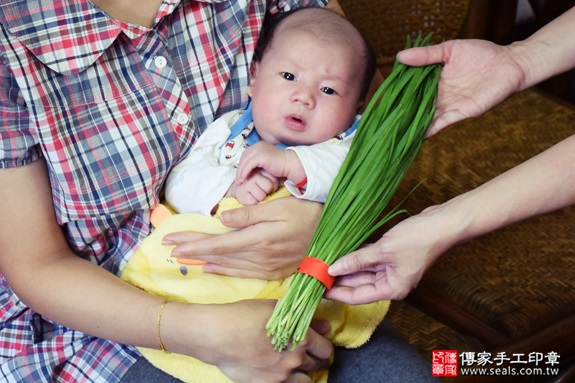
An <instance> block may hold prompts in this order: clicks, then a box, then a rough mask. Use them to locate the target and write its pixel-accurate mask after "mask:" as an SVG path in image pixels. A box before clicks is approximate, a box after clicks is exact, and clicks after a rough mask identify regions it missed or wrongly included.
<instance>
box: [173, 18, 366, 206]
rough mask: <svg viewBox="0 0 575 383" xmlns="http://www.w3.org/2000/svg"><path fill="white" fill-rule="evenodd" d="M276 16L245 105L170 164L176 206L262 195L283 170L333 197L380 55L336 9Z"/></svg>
mask: <svg viewBox="0 0 575 383" xmlns="http://www.w3.org/2000/svg"><path fill="white" fill-rule="evenodd" d="M276 19H279V20H275V21H274V22H273V24H272V25H271V27H270V28H269V29H268V30H267V31H268V32H267V34H265V35H264V36H263V37H261V38H260V40H259V43H258V49H257V50H256V57H254V59H253V61H254V68H253V74H252V76H251V79H250V85H249V87H248V94H249V96H250V97H251V104H250V105H249V106H248V108H247V110H241V111H234V112H230V113H227V114H225V115H224V116H222V117H221V118H219V119H218V120H216V121H215V122H214V123H212V124H211V125H210V126H209V127H208V128H207V130H206V131H205V132H204V133H202V135H201V136H200V138H199V139H198V142H197V143H196V144H195V145H194V148H193V149H192V151H191V153H190V154H189V155H188V156H187V157H186V158H185V159H184V160H183V161H182V162H180V163H179V164H178V165H177V166H176V167H175V168H174V169H173V170H172V171H171V173H170V176H169V177H168V181H167V184H166V193H165V195H166V200H167V202H168V204H169V205H170V206H171V207H173V208H174V209H175V210H176V211H177V212H179V213H201V214H210V213H212V214H213V213H214V208H215V207H216V206H217V205H218V202H219V201H220V200H221V199H222V197H224V196H232V197H235V198H237V199H238V200H239V202H241V203H242V204H244V205H251V204H255V203H258V202H260V201H262V200H263V199H264V198H265V197H266V196H267V195H268V194H270V193H271V192H273V191H275V190H277V188H278V186H279V185H280V184H281V181H282V180H283V179H285V180H286V181H285V186H286V188H287V189H288V191H289V192H290V193H291V194H292V195H294V196H296V197H298V198H305V199H309V200H313V201H318V202H324V201H325V199H326V197H327V194H328V192H329V189H330V187H331V185H332V183H333V180H334V179H335V177H336V175H337V172H338V171H339V169H340V167H341V164H342V163H343V160H344V159H345V156H346V154H347V152H348V150H349V146H350V144H351V140H352V138H353V133H354V130H355V127H356V125H355V124H354V122H355V121H356V120H357V113H358V112H359V110H360V108H361V106H362V103H363V100H364V98H365V96H366V93H367V91H368V90H369V86H370V83H371V79H372V77H373V75H374V72H375V67H376V64H375V58H374V55H373V52H372V51H371V48H370V46H369V45H368V44H367V43H366V42H365V40H364V39H363V38H362V36H361V35H360V34H359V33H358V31H357V30H356V29H355V28H354V27H353V26H352V25H351V24H350V23H349V22H348V21H347V20H345V18H343V17H342V16H340V15H338V14H336V13H334V12H331V11H327V10H324V9H304V10H302V9H298V10H296V11H292V12H289V13H287V14H285V15H284V14H282V15H280V16H276ZM320 21H321V22H320Z"/></svg>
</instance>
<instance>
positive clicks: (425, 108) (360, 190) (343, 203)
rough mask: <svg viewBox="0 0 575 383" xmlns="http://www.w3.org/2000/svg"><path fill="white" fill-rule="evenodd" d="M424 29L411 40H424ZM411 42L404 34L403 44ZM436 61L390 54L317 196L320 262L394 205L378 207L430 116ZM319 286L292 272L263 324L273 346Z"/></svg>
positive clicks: (360, 237)
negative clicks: (320, 202)
mask: <svg viewBox="0 0 575 383" xmlns="http://www.w3.org/2000/svg"><path fill="white" fill-rule="evenodd" d="M429 39H430V35H429V36H427V37H426V38H424V39H421V38H420V37H418V38H417V39H416V40H415V41H414V43H413V46H424V45H429ZM410 46H411V43H410V40H409V38H408V40H407V45H406V48H408V47H410ZM440 73H441V66H440V65H428V66H423V67H410V66H406V65H404V64H402V63H400V62H396V63H395V64H394V67H393V69H392V71H391V73H390V75H389V76H388V77H387V78H386V79H385V81H384V82H383V84H382V85H381V86H380V87H379V89H378V90H377V91H376V93H375V94H374V96H373V98H372V99H371V101H370V103H369V104H368V106H367V108H366V110H365V112H364V113H363V117H362V119H361V122H360V124H359V126H358V128H357V131H356V133H355V137H354V139H353V142H352V145H351V147H350V151H349V154H348V156H347V157H346V160H345V161H344V163H343V165H342V168H341V170H340V171H339V173H338V176H337V177H336V180H335V182H334V185H333V186H332V188H331V190H330V193H329V195H328V197H327V200H326V202H325V205H324V208H323V212H322V215H321V217H320V220H319V223H318V227H317V229H316V232H315V234H314V236H313V239H312V241H311V244H310V246H309V248H308V251H307V255H308V256H309V257H315V258H318V259H320V260H322V261H324V262H325V263H327V264H328V265H331V264H333V263H334V262H335V261H336V260H337V259H338V258H339V257H341V256H343V255H345V254H348V253H350V252H352V251H354V250H356V249H357V248H359V247H360V246H361V245H362V244H363V243H364V242H365V241H366V240H367V239H368V237H369V236H370V235H371V234H373V233H374V232H375V230H377V229H378V228H379V227H380V226H381V225H383V224H384V223H385V222H387V221H388V220H389V219H391V218H392V217H394V216H395V215H396V214H398V213H400V212H401V211H399V210H398V209H397V208H394V209H391V211H389V212H387V213H386V214H383V213H384V210H385V208H386V206H387V204H388V203H389V201H390V199H391V198H392V197H393V195H394V193H395V192H396V190H397V188H398V187H399V185H400V183H401V182H402V180H403V178H404V176H405V174H406V173H407V171H408V169H409V167H410V165H411V164H412V162H413V160H414V159H415V156H416V155H417V153H418V152H419V149H420V147H421V144H422V143H423V140H424V139H425V134H426V132H427V129H428V128H429V125H430V124H431V121H432V118H433V115H434V112H435V104H436V98H437V84H438V80H439V75H440ZM325 290H326V287H325V286H324V285H323V284H322V283H321V282H320V281H318V280H317V279H315V278H314V277H312V276H310V275H307V274H304V273H300V272H298V273H296V274H295V275H294V277H293V279H292V281H291V283H290V286H289V288H288V291H287V292H286V294H285V296H284V297H283V298H282V299H280V300H279V301H278V303H277V305H276V307H275V309H274V312H273V313H272V316H271V318H270V319H269V321H268V323H267V325H266V328H267V330H268V337H270V338H272V343H273V344H274V347H275V349H276V350H280V351H281V350H283V349H285V348H286V347H287V346H288V345H289V344H290V343H291V344H292V345H293V347H295V346H296V345H297V343H298V342H300V341H301V340H303V339H304V338H305V335H306V332H307V330H308V328H309V326H310V323H311V320H312V317H313V315H314V313H315V310H316V308H317V307H318V305H319V304H320V302H321V300H322V296H323V294H324V292H325Z"/></svg>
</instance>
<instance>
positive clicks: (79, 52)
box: [0, 0, 221, 74]
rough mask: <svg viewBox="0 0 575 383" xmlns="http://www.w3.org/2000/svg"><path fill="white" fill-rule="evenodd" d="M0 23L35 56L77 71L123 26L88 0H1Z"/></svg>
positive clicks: (168, 3)
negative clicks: (2, 0)
mask: <svg viewBox="0 0 575 383" xmlns="http://www.w3.org/2000/svg"><path fill="white" fill-rule="evenodd" d="M180 1H181V0H164V4H163V10H162V11H160V13H159V14H158V15H159V17H163V16H165V15H167V14H169V13H171V12H172V11H173V10H174V8H175V7H176V6H177V5H178V4H179V3H180ZM220 1H221V0H214V1H213V2H220ZM202 2H212V1H210V0H202ZM160 14H161V16H160ZM0 24H3V25H4V26H5V28H6V29H8V31H10V33H12V34H13V35H14V36H15V37H16V38H17V39H18V40H19V41H20V42H21V43H22V44H23V45H24V46H26V48H27V49H29V50H30V51H31V52H32V54H34V56H36V58H38V60H40V61H41V62H42V63H44V64H45V65H46V66H48V67H49V68H50V69H52V70H54V71H56V72H58V73H62V74H74V73H79V72H81V71H83V70H84V69H86V68H87V67H88V66H90V65H92V64H93V63H94V62H95V61H96V60H97V59H98V58H99V57H100V56H101V55H102V53H103V52H104V51H105V50H106V49H107V48H108V47H109V46H110V45H111V44H112V43H113V42H114V40H115V39H116V38H117V37H118V36H119V35H120V33H122V31H123V28H126V26H127V24H126V23H117V22H114V20H112V19H111V18H109V17H108V16H107V15H106V14H105V13H104V12H103V11H101V10H100V9H99V8H98V7H96V6H94V5H93V4H92V3H91V2H90V1H88V0H62V1H47V0H14V1H8V2H3V4H1V5H0Z"/></svg>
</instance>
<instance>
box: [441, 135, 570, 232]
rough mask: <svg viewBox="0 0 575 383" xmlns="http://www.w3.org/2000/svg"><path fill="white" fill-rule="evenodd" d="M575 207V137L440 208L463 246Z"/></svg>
mask: <svg viewBox="0 0 575 383" xmlns="http://www.w3.org/2000/svg"><path fill="white" fill-rule="evenodd" d="M572 204H575V136H572V137H569V138H567V139H566V140H564V141H562V142H560V143H558V144H557V145H555V146H553V147H552V148H550V149H548V150H547V151H545V152H543V153H541V154H539V155H538V156H536V157H533V158H532V159H530V160H528V161H526V162H524V163H523V164H521V165H519V166H517V167H515V168H513V169H511V170H509V171H507V172H505V173H503V174H501V175H500V176H498V177H496V178H494V179H493V180H491V181H489V182H487V183H485V184H484V185H482V186H480V187H478V188H476V189H474V190H472V191H470V192H468V193H465V194H463V195H461V196H459V197H456V198H454V199H453V200H451V201H449V202H447V203H445V204H444V205H442V206H441V207H440V209H441V210H442V211H443V213H442V214H443V215H444V216H445V217H447V218H446V219H447V221H448V222H451V223H452V224H453V227H457V228H458V229H457V234H456V236H455V241H456V242H464V241H466V240H468V239H471V238H474V237H477V236H479V235H482V234H485V233H487V232H490V231H493V230H496V229H498V228H501V227H503V226H506V225H509V224H511V223H514V222H518V221H521V220H523V219H526V218H529V217H532V216H536V215H539V214H544V213H547V212H551V211H554V210H557V209H560V208H562V207H565V206H569V205H572Z"/></svg>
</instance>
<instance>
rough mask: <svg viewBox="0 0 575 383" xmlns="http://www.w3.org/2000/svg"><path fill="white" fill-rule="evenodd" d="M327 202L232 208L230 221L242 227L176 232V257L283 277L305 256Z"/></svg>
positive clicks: (213, 268)
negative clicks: (211, 231)
mask: <svg viewBox="0 0 575 383" xmlns="http://www.w3.org/2000/svg"><path fill="white" fill-rule="evenodd" d="M322 207H323V205H322V204H319V203H316V202H310V201H304V200H299V199H296V198H294V197H286V198H278V199H276V200H273V201H270V202H266V203H264V204H259V205H254V206H248V207H245V208H241V209H234V210H228V211H226V212H224V213H223V214H222V216H221V220H222V222H223V223H224V225H226V226H229V227H235V228H240V229H241V230H237V231H233V232H231V233H227V234H221V235H211V236H209V235H203V234H197V233H173V234H169V235H167V236H166V237H164V243H165V244H174V245H177V246H176V247H175V248H174V250H173V252H172V255H173V256H175V257H181V258H191V259H199V260H203V261H206V262H208V263H207V264H206V265H204V272H208V273H216V274H223V275H229V276H235V277H243V278H260V279H269V280H271V279H279V278H284V277H286V276H288V275H290V274H292V273H293V272H294V271H295V270H296V269H297V266H298V265H299V263H300V261H301V260H302V259H303V258H304V256H305V252H306V250H307V247H308V245H309V243H310V241H311V238H312V236H313V233H314V231H315V228H316V226H317V222H318V219H319V216H320V214H321V209H322Z"/></svg>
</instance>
